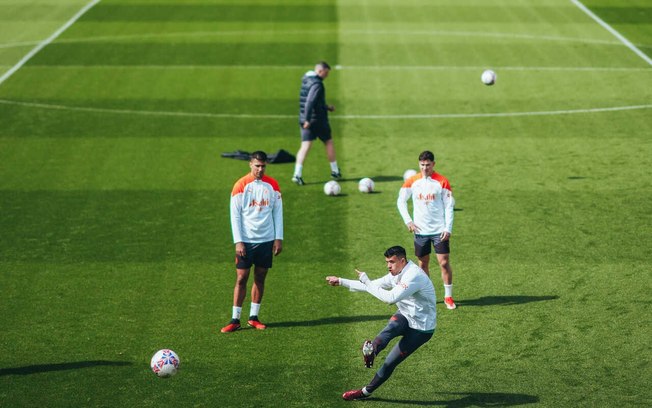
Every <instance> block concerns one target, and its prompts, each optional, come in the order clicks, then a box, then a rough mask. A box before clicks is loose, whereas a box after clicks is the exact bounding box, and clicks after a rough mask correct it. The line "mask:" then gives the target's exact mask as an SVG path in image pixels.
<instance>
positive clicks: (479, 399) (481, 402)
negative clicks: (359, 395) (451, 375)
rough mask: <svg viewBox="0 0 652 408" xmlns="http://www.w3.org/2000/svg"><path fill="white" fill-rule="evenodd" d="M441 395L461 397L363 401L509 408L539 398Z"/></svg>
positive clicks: (459, 393) (473, 394)
mask: <svg viewBox="0 0 652 408" xmlns="http://www.w3.org/2000/svg"><path fill="white" fill-rule="evenodd" d="M437 394H439V395H449V396H450V395H452V396H460V397H461V398H459V399H454V400H449V401H417V400H398V399H385V398H375V397H371V398H369V399H368V400H363V401H382V402H389V403H395V404H401V405H421V406H430V405H432V406H435V405H436V406H442V407H446V408H466V407H509V406H513V405H525V404H536V403H537V402H539V397H536V396H534V395H527V394H508V393H502V392H446V393H443V392H438V393H437Z"/></svg>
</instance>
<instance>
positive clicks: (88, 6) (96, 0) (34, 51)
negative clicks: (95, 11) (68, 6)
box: [0, 0, 100, 85]
mask: <svg viewBox="0 0 652 408" xmlns="http://www.w3.org/2000/svg"><path fill="white" fill-rule="evenodd" d="M99 2H100V0H92V1H91V2H89V3H88V4H86V5H85V6H84V7H83V8H82V9H81V10H79V11H78V12H77V14H75V15H74V16H72V17H71V18H70V20H68V21H67V22H66V23H65V24H64V25H62V26H61V27H59V29H58V30H57V31H55V32H54V33H52V35H50V36H49V37H48V38H46V39H45V40H43V41H41V42H40V43H38V45H37V46H36V47H34V48H32V50H31V51H30V52H28V53H27V54H25V56H24V57H23V58H21V60H20V61H18V62H17V63H16V65H14V66H13V67H11V68H10V69H9V71H7V72H5V73H4V74H3V75H2V76H1V77H0V85H2V83H3V82H5V81H6V80H7V79H9V78H10V77H11V76H12V75H13V74H15V73H16V71H18V70H19V69H20V68H22V66H23V65H25V64H26V63H27V61H29V60H30V59H32V57H33V56H34V55H36V54H38V52H39V51H41V50H42V49H43V48H45V47H47V46H48V45H49V44H50V43H51V42H52V41H54V40H56V39H57V37H59V36H60V35H61V34H62V33H63V32H64V31H66V30H67V29H68V28H70V26H71V25H73V24H75V22H76V21H77V20H79V18H80V17H81V16H83V15H84V14H85V13H86V12H87V11H88V10H90V9H91V8H92V7H93V6H95V5H96V4H97V3H99Z"/></svg>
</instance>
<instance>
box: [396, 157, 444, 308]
mask: <svg viewBox="0 0 652 408" xmlns="http://www.w3.org/2000/svg"><path fill="white" fill-rule="evenodd" d="M419 170H420V173H418V174H416V175H414V176H412V177H410V178H408V179H407V180H406V181H405V183H403V186H402V187H401V190H400V191H399V193H398V200H397V202H396V205H397V206H398V211H399V213H400V214H401V217H402V218H403V222H404V223H405V225H406V226H407V228H408V230H409V231H410V232H412V233H414V253H415V255H416V256H417V258H419V266H420V267H421V269H423V270H424V271H425V272H426V274H428V275H430V270H429V264H430V253H431V252H432V248H431V246H434V247H435V253H436V254H437V261H438V262H439V268H440V269H441V279H442V281H443V282H444V303H445V304H446V307H447V308H449V309H455V308H456V306H455V301H454V300H453V269H452V268H451V265H450V261H449V254H450V236H451V233H452V232H453V209H454V207H455V199H454V198H453V192H452V191H451V186H450V184H449V183H448V180H447V179H446V177H444V176H442V175H441V174H439V173H437V172H435V155H434V154H433V153H432V152H430V151H428V150H426V151H424V152H422V153H421V154H420V155H419ZM410 198H411V199H412V206H413V210H414V220H412V218H410V213H409V212H408V205H407V202H408V200H409V199H410Z"/></svg>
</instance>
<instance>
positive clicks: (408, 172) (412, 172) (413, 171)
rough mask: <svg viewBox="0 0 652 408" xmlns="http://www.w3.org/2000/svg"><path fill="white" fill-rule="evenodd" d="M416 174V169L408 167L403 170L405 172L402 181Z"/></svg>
mask: <svg viewBox="0 0 652 408" xmlns="http://www.w3.org/2000/svg"><path fill="white" fill-rule="evenodd" d="M416 174H417V171H416V170H414V169H408V170H405V173H403V181H407V179H409V178H410V177H412V176H414V175H416Z"/></svg>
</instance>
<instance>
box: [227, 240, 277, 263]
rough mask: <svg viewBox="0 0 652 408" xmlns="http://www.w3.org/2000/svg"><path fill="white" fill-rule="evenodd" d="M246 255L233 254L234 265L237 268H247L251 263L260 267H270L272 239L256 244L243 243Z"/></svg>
mask: <svg viewBox="0 0 652 408" xmlns="http://www.w3.org/2000/svg"><path fill="white" fill-rule="evenodd" d="M244 245H245V252H246V255H245V256H244V257H242V256H238V255H236V256H235V267H236V268H237V269H249V268H251V265H256V266H258V267H261V268H271V267H272V259H273V258H274V257H273V248H274V241H268V242H260V243H256V244H250V243H248V242H245V243H244Z"/></svg>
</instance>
